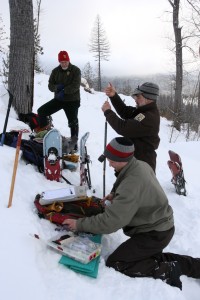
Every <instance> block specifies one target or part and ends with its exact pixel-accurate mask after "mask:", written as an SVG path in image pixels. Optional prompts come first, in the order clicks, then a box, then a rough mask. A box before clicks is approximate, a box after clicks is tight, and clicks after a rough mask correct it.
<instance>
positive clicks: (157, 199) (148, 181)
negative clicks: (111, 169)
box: [77, 157, 174, 236]
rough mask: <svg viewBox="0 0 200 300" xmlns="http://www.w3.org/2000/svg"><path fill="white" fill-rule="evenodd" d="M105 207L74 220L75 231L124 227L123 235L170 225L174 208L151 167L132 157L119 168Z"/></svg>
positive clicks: (167, 227)
mask: <svg viewBox="0 0 200 300" xmlns="http://www.w3.org/2000/svg"><path fill="white" fill-rule="evenodd" d="M112 192H113V193H114V198H113V201H112V204H111V205H110V206H106V207H105V211H104V212H103V213H101V214H98V215H96V216H92V217H86V218H82V219H78V220H77V229H78V231H85V232H92V233H96V234H108V233H112V232H115V231H117V230H118V229H120V228H123V231H124V233H125V234H126V235H128V236H132V235H133V234H135V233H141V232H148V231H152V230H156V231H166V230H169V229H170V228H172V227H173V225H174V221H173V211H172V208H171V206H170V205H169V203H168V199H167V197H166V195H165V193H164V191H163V189H162V188H161V186H160V184H159V182H158V180H157V179H156V176H155V174H154V172H153V170H152V168H151V167H150V166H149V165H148V164H147V163H145V162H143V161H139V160H136V158H135V157H133V158H132V160H131V161H130V162H128V164H127V165H126V166H125V167H124V168H123V169H122V170H121V171H120V172H119V174H118V176H117V179H116V182H115V184H114V186H113V189H112Z"/></svg>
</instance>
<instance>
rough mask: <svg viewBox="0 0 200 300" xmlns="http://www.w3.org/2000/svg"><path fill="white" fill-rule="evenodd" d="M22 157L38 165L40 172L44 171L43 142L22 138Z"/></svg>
mask: <svg viewBox="0 0 200 300" xmlns="http://www.w3.org/2000/svg"><path fill="white" fill-rule="evenodd" d="M21 150H22V158H24V159H25V160H26V161H27V162H29V163H31V164H34V165H36V166H37V167H38V170H39V172H40V173H43V171H44V158H43V143H38V142H36V141H34V140H22V142H21Z"/></svg>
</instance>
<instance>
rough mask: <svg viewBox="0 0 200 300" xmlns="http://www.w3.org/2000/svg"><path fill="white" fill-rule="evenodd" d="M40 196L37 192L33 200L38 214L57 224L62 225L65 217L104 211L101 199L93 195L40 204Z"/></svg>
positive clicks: (82, 216)
mask: <svg viewBox="0 0 200 300" xmlns="http://www.w3.org/2000/svg"><path fill="white" fill-rule="evenodd" d="M40 197H41V195H40V194H37V195H36V197H35V201H34V204H35V207H36V209H37V213H38V216H39V217H40V218H44V219H46V220H49V221H50V222H52V223H55V224H57V225H62V223H63V222H64V221H65V220H66V219H78V218H84V217H91V216H94V215H98V214H100V213H103V211H104V207H103V206H102V205H101V199H100V198H97V197H94V196H92V197H86V198H84V199H82V200H81V199H80V200H76V201H70V202H53V203H52V204H48V205H41V204H40V202H39V200H40Z"/></svg>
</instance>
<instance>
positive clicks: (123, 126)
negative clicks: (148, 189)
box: [104, 94, 160, 171]
mask: <svg viewBox="0 0 200 300" xmlns="http://www.w3.org/2000/svg"><path fill="white" fill-rule="evenodd" d="M110 100H111V102H112V105H113V106H114V108H115V110H116V112H117V113H118V115H119V116H120V117H121V118H122V119H121V118H119V117H118V116H117V115H116V113H115V112H113V111H112V110H110V109H108V110H106V111H105V112H104V115H105V117H106V120H107V121H108V123H109V124H110V126H111V127H112V128H113V129H114V130H115V131H116V132H117V133H118V134H120V135H122V136H124V137H127V138H130V139H131V140H132V141H133V143H134V145H135V154H134V156H135V157H136V158H137V159H140V160H143V161H145V162H147V163H148V164H149V165H150V166H151V167H152V168H153V170H154V171H155V169H156V152H155V150H156V149H157V148H158V145H159V142H160V138H159V136H158V133H159V127H160V115H159V111H158V108H157V105H156V102H152V103H150V104H147V105H144V106H141V107H138V108H135V107H132V106H126V105H125V104H124V102H123V101H122V99H121V98H120V97H119V95H118V94H115V96H114V97H110Z"/></svg>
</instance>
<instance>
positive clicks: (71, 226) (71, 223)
mask: <svg viewBox="0 0 200 300" xmlns="http://www.w3.org/2000/svg"><path fill="white" fill-rule="evenodd" d="M76 222H77V221H76V220H74V219H66V220H65V221H64V222H63V223H62V224H63V225H65V224H67V225H68V227H69V229H70V230H74V231H76V228H77V227H76Z"/></svg>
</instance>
